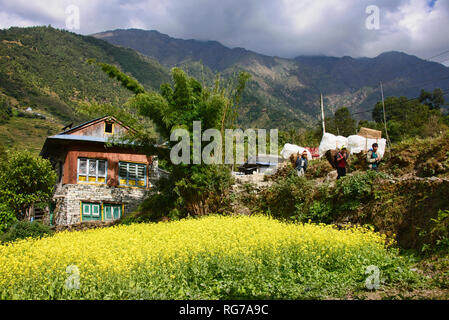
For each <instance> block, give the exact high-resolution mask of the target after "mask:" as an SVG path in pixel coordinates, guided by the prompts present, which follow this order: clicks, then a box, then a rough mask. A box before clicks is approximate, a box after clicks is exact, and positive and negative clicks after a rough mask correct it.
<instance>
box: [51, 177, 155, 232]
mask: <svg viewBox="0 0 449 320" xmlns="http://www.w3.org/2000/svg"><path fill="white" fill-rule="evenodd" d="M151 192H152V191H150V190H147V189H138V188H118V187H109V186H106V185H87V184H66V185H59V186H58V187H57V189H56V192H55V194H54V196H53V200H54V201H55V202H56V209H55V224H56V225H72V224H76V223H80V222H81V221H80V220H81V217H80V209H81V202H90V203H99V204H103V203H107V204H124V212H123V213H122V216H124V215H126V214H127V213H130V212H132V211H134V210H135V209H137V207H138V205H139V204H140V203H141V202H142V201H143V200H144V199H145V198H146V197H147V196H148V195H149V194H150V193H151Z"/></svg>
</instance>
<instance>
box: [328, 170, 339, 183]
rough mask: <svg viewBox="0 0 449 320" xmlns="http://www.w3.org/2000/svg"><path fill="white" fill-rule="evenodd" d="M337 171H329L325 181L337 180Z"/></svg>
mask: <svg viewBox="0 0 449 320" xmlns="http://www.w3.org/2000/svg"><path fill="white" fill-rule="evenodd" d="M337 177H338V173H337V170H334V171H331V172H329V173H328V175H327V177H326V182H329V181H334V180H337Z"/></svg>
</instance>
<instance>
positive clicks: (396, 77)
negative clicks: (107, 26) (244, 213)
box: [92, 29, 449, 127]
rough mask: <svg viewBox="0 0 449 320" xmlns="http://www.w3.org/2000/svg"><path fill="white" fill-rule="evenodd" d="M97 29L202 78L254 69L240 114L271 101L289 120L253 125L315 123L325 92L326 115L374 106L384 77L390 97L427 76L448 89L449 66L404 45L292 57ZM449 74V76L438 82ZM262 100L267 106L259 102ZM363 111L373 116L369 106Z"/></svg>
mask: <svg viewBox="0 0 449 320" xmlns="http://www.w3.org/2000/svg"><path fill="white" fill-rule="evenodd" d="M92 36H94V37H97V38H101V39H102V40H105V41H108V42H110V43H111V44H114V45H119V46H123V47H128V48H132V49H134V50H137V51H139V52H140V53H142V54H144V55H147V56H150V57H153V58H154V59H156V60H157V61H159V62H160V63H161V64H162V65H164V66H166V67H167V68H172V67H174V66H182V67H184V68H185V69H187V70H190V69H193V71H192V72H193V75H194V76H196V77H197V78H201V77H202V76H204V75H203V74H202V73H203V72H204V70H206V73H208V74H214V73H216V72H219V73H221V74H222V75H224V76H225V77H226V76H228V77H229V76H231V75H232V74H235V72H236V71H238V70H244V71H247V72H249V73H251V74H252V75H253V81H251V84H250V85H249V94H248V92H247V93H245V99H244V102H245V103H244V106H243V108H242V118H244V119H245V121H246V120H247V119H248V117H247V115H249V114H250V115H252V117H250V118H251V119H254V117H257V115H256V114H258V115H259V116H258V117H259V118H260V119H264V118H266V117H265V116H264V112H263V110H266V111H267V112H268V113H270V112H269V111H270V109H272V108H274V109H275V110H277V111H279V110H280V112H281V114H282V116H283V117H285V119H286V120H284V121H278V120H279V119H275V120H272V121H267V120H266V119H265V120H260V121H258V120H254V121H253V120H250V121H249V124H251V125H256V126H264V125H269V124H270V123H274V124H275V125H278V124H279V123H280V122H282V123H284V124H285V126H286V127H289V126H294V123H297V124H298V126H301V125H304V123H310V122H316V121H317V120H318V117H319V96H320V93H321V92H322V93H323V94H324V96H325V104H326V114H328V115H330V114H332V113H333V112H335V110H336V109H338V108H339V107H343V106H346V107H349V109H350V110H351V111H352V112H353V113H358V112H359V111H361V110H366V109H369V108H370V107H371V108H372V107H373V106H374V105H375V103H376V102H377V101H379V100H380V90H379V83H380V82H381V81H382V82H383V84H384V90H385V95H386V96H401V95H404V96H406V97H408V98H411V97H416V96H417V95H419V90H420V89H421V87H420V84H422V83H430V85H425V86H423V88H425V89H427V90H433V89H434V88H438V87H441V88H443V89H446V88H449V68H448V67H446V66H444V65H442V64H439V63H436V62H430V61H426V60H422V59H420V58H419V57H417V56H414V55H409V54H407V53H404V52H399V51H389V52H384V53H381V54H379V55H378V56H376V57H374V58H369V57H357V58H353V57H349V56H344V57H330V56H325V55H320V56H297V57H295V58H293V59H288V58H281V57H271V56H266V55H262V54H258V53H256V52H254V51H250V50H246V49H243V48H234V49H232V48H228V47H226V46H224V45H223V44H221V43H219V42H217V41H199V40H194V39H189V40H185V39H177V38H172V37H170V36H168V35H166V34H163V33H160V32H159V31H156V30H151V31H145V30H139V29H117V30H110V31H105V32H102V33H97V34H94V35H92ZM217 46H218V48H220V50H217ZM195 63H201V64H203V67H201V68H200V67H199V66H198V65H196V66H195ZM195 70H196V72H195ZM199 71H201V73H199ZM444 77H447V78H448V79H444V80H441V81H435V80H437V79H439V78H444ZM432 81H434V82H432ZM258 104H263V106H262V107H260V106H259V107H258V106H257V105H258ZM254 109H258V110H254ZM268 117H269V118H270V117H271V118H273V117H274V118H276V117H277V115H276V114H273V113H271V114H269V115H268ZM359 117H360V118H369V113H367V114H365V115H361V116H359ZM285 121H286V122H285ZM300 122H302V124H300ZM244 123H245V122H244ZM245 124H248V123H245Z"/></svg>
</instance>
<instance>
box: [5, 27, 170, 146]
mask: <svg viewBox="0 0 449 320" xmlns="http://www.w3.org/2000/svg"><path fill="white" fill-rule="evenodd" d="M87 59H96V60H97V61H102V62H106V63H110V64H114V65H116V66H118V67H119V68H120V69H122V70H123V71H125V72H126V73H128V74H130V75H132V76H133V77H135V78H136V79H138V80H139V81H140V82H141V83H142V84H143V85H144V86H145V87H146V88H147V89H148V90H157V89H158V88H159V86H160V85H161V84H162V83H163V82H167V81H169V76H168V72H167V70H166V69H165V68H164V67H162V66H161V65H160V64H159V63H157V62H156V61H154V60H152V59H150V58H148V57H145V56H143V55H141V54H138V53H137V52H135V51H134V50H131V49H125V48H119V47H116V46H113V45H110V44H108V43H107V42H104V41H101V40H98V39H95V38H93V37H85V36H80V35H77V34H74V33H69V32H66V31H60V30H56V29H53V28H47V27H35V28H25V29H23V28H11V29H8V30H0V96H2V97H3V98H2V99H5V98H6V100H7V101H9V103H10V105H12V106H13V110H14V112H15V113H16V114H17V113H19V115H21V117H17V116H16V117H13V118H12V119H11V120H10V121H8V122H7V123H6V124H3V125H1V126H0V141H1V142H3V143H4V144H5V145H6V147H12V146H14V147H18V148H22V147H30V148H31V149H32V150H33V151H35V152H37V151H38V150H39V149H40V147H41V146H42V144H43V141H44V138H45V137H46V136H47V135H49V134H54V133H56V132H58V131H60V129H61V128H62V127H63V126H65V125H67V124H69V123H71V122H75V123H76V122H79V121H83V120H85V119H83V118H82V117H81V116H80V115H77V114H76V113H75V108H76V106H77V103H78V102H79V101H96V102H105V103H106V102H109V103H113V104H118V105H120V104H122V103H124V102H125V101H126V100H127V99H128V98H129V97H130V96H131V93H130V92H129V91H128V90H126V89H124V88H122V87H120V85H119V84H118V83H117V82H116V81H113V80H112V79H109V78H108V76H107V75H105V74H104V72H103V71H101V70H100V69H99V68H97V67H95V66H92V65H89V64H87V63H86V60H87ZM28 108H32V110H33V112H35V113H39V114H41V115H44V116H45V118H46V119H43V118H34V117H32V114H29V113H27V112H24V111H25V110H26V109H28ZM30 118H32V119H30Z"/></svg>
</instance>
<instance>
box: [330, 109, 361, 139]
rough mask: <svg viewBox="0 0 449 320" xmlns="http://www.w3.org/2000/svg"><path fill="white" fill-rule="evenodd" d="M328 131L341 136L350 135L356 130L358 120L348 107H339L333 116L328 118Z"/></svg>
mask: <svg viewBox="0 0 449 320" xmlns="http://www.w3.org/2000/svg"><path fill="white" fill-rule="evenodd" d="M326 131H327V132H330V133H333V134H335V135H340V136H345V137H347V136H350V135H353V134H355V132H356V121H355V120H354V119H353V118H352V115H351V113H350V112H349V109H348V108H346V107H343V108H340V109H338V110H337V111H336V112H335V114H334V117H333V118H327V119H326Z"/></svg>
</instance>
